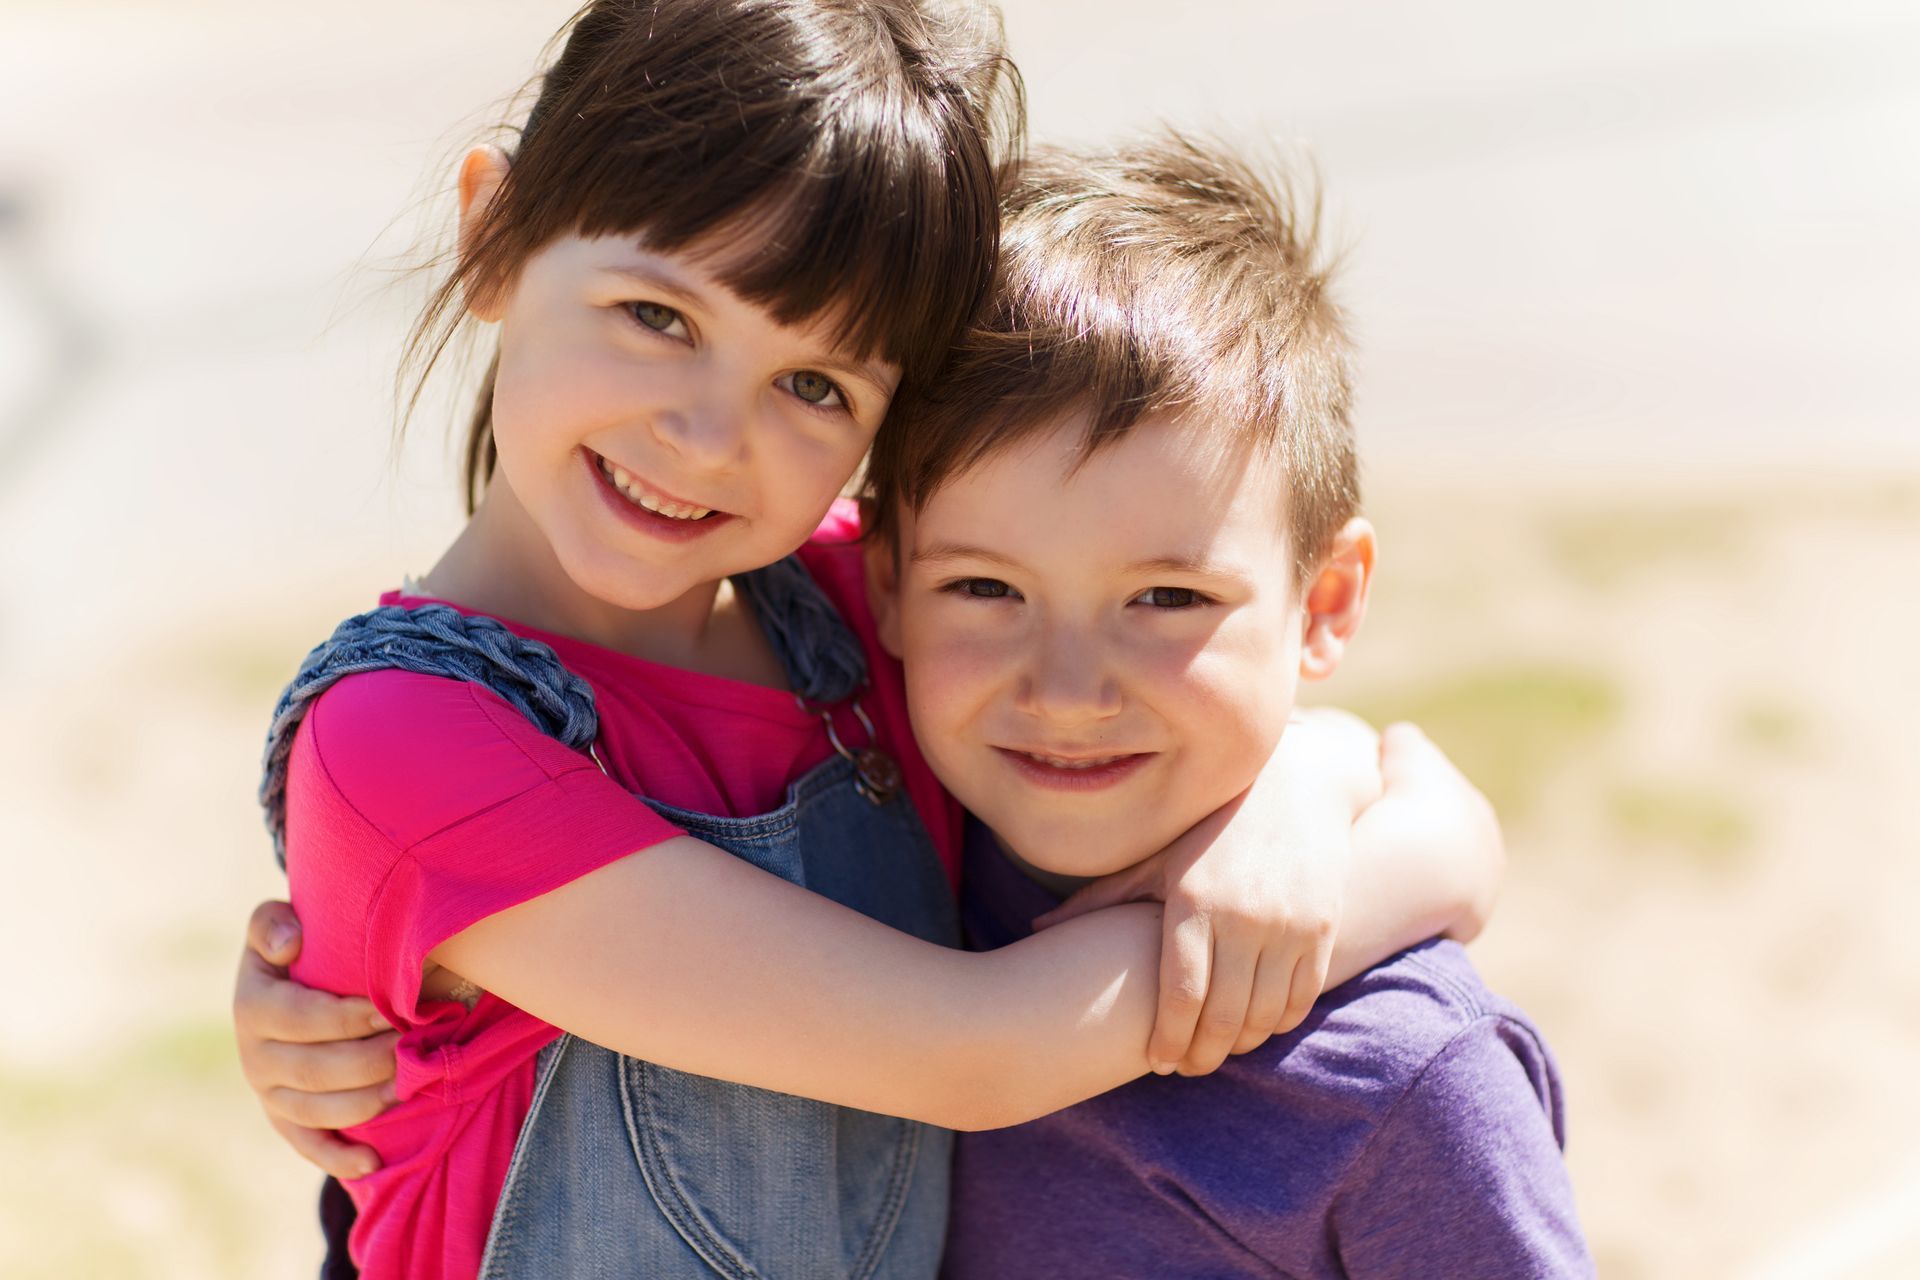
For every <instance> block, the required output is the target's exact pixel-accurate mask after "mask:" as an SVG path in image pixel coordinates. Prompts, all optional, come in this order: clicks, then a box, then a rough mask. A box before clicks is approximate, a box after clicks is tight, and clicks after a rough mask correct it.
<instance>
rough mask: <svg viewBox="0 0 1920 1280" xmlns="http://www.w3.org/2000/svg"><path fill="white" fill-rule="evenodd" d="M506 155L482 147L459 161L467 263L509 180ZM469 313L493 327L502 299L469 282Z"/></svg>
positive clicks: (490, 287)
mask: <svg viewBox="0 0 1920 1280" xmlns="http://www.w3.org/2000/svg"><path fill="white" fill-rule="evenodd" d="M507 168H508V161H507V153H506V152H504V151H502V150H501V149H500V148H498V147H495V146H480V147H475V148H474V149H473V150H471V151H469V152H467V154H466V158H465V159H463V160H461V161H460V257H461V259H462V261H464V260H465V259H466V258H467V257H468V256H469V255H470V254H472V252H473V249H474V246H475V244H477V243H478V242H479V239H480V232H481V230H482V228H484V227H485V226H486V220H487V214H488V211H489V210H490V209H491V208H492V207H493V198H494V197H495V196H496V195H498V194H499V193H500V184H501V183H502V182H504V181H506V177H507ZM466 293H467V298H466V301H467V310H468V311H470V312H472V313H473V316H474V318H475V319H476V320H483V321H486V322H488V323H491V322H493V321H495V320H498V319H499V318H500V313H501V310H502V301H503V300H502V298H501V296H500V290H499V288H498V287H497V286H496V285H493V284H485V285H483V284H481V282H479V281H477V280H469V281H468V284H467V291H466Z"/></svg>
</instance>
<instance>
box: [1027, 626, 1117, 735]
mask: <svg viewBox="0 0 1920 1280" xmlns="http://www.w3.org/2000/svg"><path fill="white" fill-rule="evenodd" d="M1016 699H1017V701H1018V703H1019V706H1020V710H1022V711H1024V712H1026V713H1027V714H1029V715H1033V716H1037V717H1039V718H1040V719H1043V720H1047V721H1049V722H1051V723H1053V724H1056V725H1060V726H1070V725H1079V724H1087V723H1090V722H1092V721H1097V720H1104V719H1107V718H1108V717H1110V716H1113V715H1116V714H1118V713H1119V710H1120V686H1119V683H1118V682H1117V681H1116V680H1114V678H1113V676H1112V673H1111V672H1110V671H1109V670H1108V669H1107V663H1106V661H1105V658H1104V656H1103V654H1102V652H1101V645H1100V643H1099V641H1098V640H1097V639H1096V638H1094V637H1092V636H1089V635H1087V634H1086V633H1084V632H1079V631H1067V630H1064V629H1052V630H1050V631H1049V633H1048V634H1047V635H1045V636H1044V637H1043V638H1042V639H1041V641H1040V645H1039V647H1038V650H1037V652H1035V654H1034V655H1033V659H1032V661H1031V662H1030V663H1029V664H1028V666H1027V670H1026V672H1025V673H1024V674H1023V676H1022V678H1021V681H1020V684H1019V687H1018V692H1017V694H1016Z"/></svg>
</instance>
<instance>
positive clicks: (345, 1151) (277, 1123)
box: [268, 1116, 380, 1182]
mask: <svg viewBox="0 0 1920 1280" xmlns="http://www.w3.org/2000/svg"><path fill="white" fill-rule="evenodd" d="M268 1119H269V1120H272V1122H273V1127H274V1130H275V1132H277V1133H278V1134H279V1135H280V1136H281V1137H282V1138H284V1139H286V1143H287V1145H288V1146H290V1147H292V1148H293V1149H294V1150H295V1151H297V1152H299V1153H300V1158H301V1159H303V1160H305V1161H306V1162H307V1163H308V1164H310V1165H314V1166H316V1167H317V1168H318V1169H319V1170H320V1171H321V1172H322V1173H325V1174H329V1175H331V1176H332V1177H335V1178H338V1179H340V1180H341V1181H342V1182H347V1181H350V1180H351V1179H354V1178H364V1177H366V1176H367V1175H368V1174H370V1173H372V1172H373V1171H374V1170H376V1169H378V1168H379V1167H380V1157H379V1155H378V1154H377V1153H375V1151H374V1149H373V1148H372V1147H365V1146H361V1145H360V1144H359V1143H357V1142H348V1141H347V1140H346V1139H344V1138H342V1137H341V1136H340V1135H338V1134H336V1133H329V1132H327V1131H326V1130H325V1129H305V1128H302V1127H301V1126H299V1125H297V1124H290V1123H289V1122H287V1121H285V1120H280V1119H276V1118H274V1117H271V1116H269V1117H268Z"/></svg>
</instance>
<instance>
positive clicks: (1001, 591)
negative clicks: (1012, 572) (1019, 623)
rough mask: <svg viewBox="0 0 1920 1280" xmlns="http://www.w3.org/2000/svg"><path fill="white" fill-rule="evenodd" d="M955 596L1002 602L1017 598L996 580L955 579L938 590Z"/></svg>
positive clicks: (1005, 585) (1010, 590)
mask: <svg viewBox="0 0 1920 1280" xmlns="http://www.w3.org/2000/svg"><path fill="white" fill-rule="evenodd" d="M940 589H941V590H942V591H946V592H950V593H951V594H953V595H957V596H972V597H973V598H974V599H975V600H1004V599H1007V598H1008V597H1009V596H1013V597H1015V598H1017V597H1018V593H1017V592H1015V591H1014V589H1013V588H1012V587H1010V586H1008V585H1007V584H1006V583H1004V582H1002V581H1000V579H998V578H956V579H955V580H954V581H952V582H949V583H948V584H947V585H946V586H944V587H942V588H940Z"/></svg>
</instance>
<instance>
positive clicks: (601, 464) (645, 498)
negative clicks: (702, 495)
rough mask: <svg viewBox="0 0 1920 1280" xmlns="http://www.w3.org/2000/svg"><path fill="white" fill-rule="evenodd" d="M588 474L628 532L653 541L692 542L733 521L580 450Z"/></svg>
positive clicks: (728, 516)
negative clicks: (664, 539) (628, 529)
mask: <svg viewBox="0 0 1920 1280" xmlns="http://www.w3.org/2000/svg"><path fill="white" fill-rule="evenodd" d="M581 456H582V457H584V458H585V459H586V463H587V467H588V470H589V471H590V472H591V473H592V476H593V478H594V479H595V481H596V482H597V487H598V488H599V490H600V492H601V496H602V497H603V498H605V500H606V502H607V505H608V507H609V508H610V509H611V510H612V511H613V513H614V515H615V516H617V517H618V518H619V519H620V520H622V521H624V522H625V523H626V524H627V525H628V526H630V527H631V528H635V529H638V530H640V531H641V532H642V533H648V534H652V535H653V536H654V537H657V538H669V539H674V538H678V539H693V538H698V537H700V536H702V535H703V534H707V533H711V532H713V531H714V530H715V529H718V528H720V527H721V526H722V525H724V524H725V523H726V522H727V521H729V520H731V519H733V517H732V516H731V515H730V514H728V513H727V512H725V511H716V510H714V509H713V508H711V507H702V506H696V505H695V504H693V503H691V502H686V501H683V500H681V499H679V498H675V497H672V496H670V495H668V494H665V493H663V492H661V491H660V490H658V489H656V488H654V487H653V486H652V485H650V484H647V483H646V482H645V481H643V480H641V479H640V478H639V477H638V476H636V475H634V474H633V473H632V472H630V471H628V470H627V469H626V468H625V467H621V466H619V465H617V464H615V463H612V462H609V461H608V460H607V459H605V458H603V457H601V456H600V455H599V454H597V453H595V452H594V451H593V450H591V449H587V448H584V447H583V448H582V449H581Z"/></svg>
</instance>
